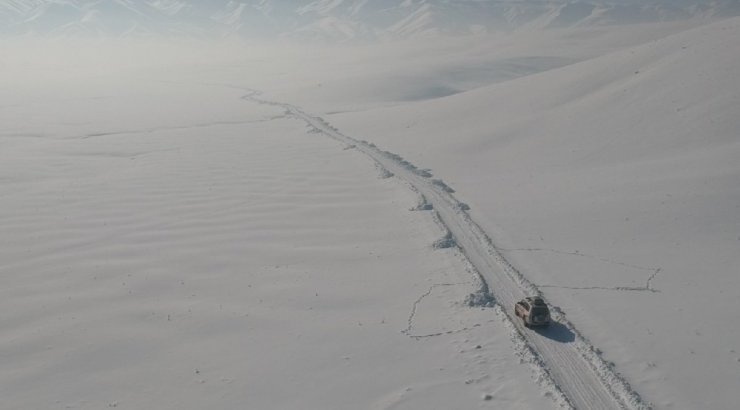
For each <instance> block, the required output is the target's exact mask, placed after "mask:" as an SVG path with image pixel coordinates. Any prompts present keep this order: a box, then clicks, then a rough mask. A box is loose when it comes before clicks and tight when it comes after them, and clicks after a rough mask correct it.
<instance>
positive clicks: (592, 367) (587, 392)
mask: <svg viewBox="0 0 740 410" xmlns="http://www.w3.org/2000/svg"><path fill="white" fill-rule="evenodd" d="M242 98H243V99H244V100H246V101H251V102H254V103H258V104H266V105H272V106H276V107H280V108H282V109H284V110H285V113H286V115H289V116H292V117H295V118H297V119H299V120H301V121H303V122H305V123H306V125H307V126H308V127H309V128H310V129H311V131H313V132H314V133H321V134H324V135H326V136H328V137H330V138H333V139H335V140H337V141H339V142H342V143H344V144H347V145H349V146H353V147H354V148H355V149H357V150H359V151H360V152H362V153H364V154H365V155H367V156H368V157H370V158H371V159H373V160H374V161H375V162H377V163H378V164H379V165H380V166H382V167H384V168H385V169H386V170H388V171H389V172H391V173H392V174H394V175H395V176H396V177H398V178H400V179H402V180H405V181H406V182H407V183H408V184H410V185H411V186H412V187H413V188H414V189H416V190H417V191H418V192H419V193H420V194H421V195H423V196H424V198H425V199H426V201H427V203H428V204H431V207H432V208H433V209H434V210H435V211H436V212H437V214H438V216H439V219H440V220H441V222H442V223H443V224H444V225H445V226H446V228H447V229H448V230H449V232H450V233H451V235H452V236H453V238H454V240H455V242H456V243H457V245H458V246H459V248H460V249H461V250H462V252H463V253H464V255H465V256H466V257H467V259H468V260H469V261H470V263H471V264H472V265H473V266H474V267H475V268H476V269H477V270H478V272H479V273H480V275H481V277H482V279H483V280H484V281H485V282H486V285H487V287H488V289H490V291H491V292H492V294H493V297H494V298H495V300H496V302H497V303H498V304H499V305H500V307H501V308H502V310H503V311H504V313H505V314H506V316H507V317H508V320H509V321H511V323H512V324H513V326H514V327H515V328H516V330H517V331H518V332H519V334H520V335H521V337H522V339H523V340H524V341H525V343H526V344H527V345H528V346H527V347H528V348H529V349H530V350H531V351H532V353H533V354H534V355H535V358H536V359H537V360H536V362H537V363H536V365H538V366H541V367H542V369H540V370H542V371H543V372H544V374H545V375H547V377H549V378H550V380H549V382H550V383H552V384H553V385H554V387H555V388H557V389H558V390H560V391H561V392H562V393H563V395H564V396H565V399H566V400H567V402H568V403H566V404H567V405H569V406H570V407H572V408H575V409H579V410H611V409H622V410H637V409H650V408H651V406H650V404H648V403H646V402H644V401H643V400H642V398H641V397H640V396H639V394H637V392H635V391H634V390H633V389H632V387H631V386H630V385H629V384H628V383H627V381H626V380H625V379H624V378H623V377H622V376H621V375H620V374H619V373H618V372H617V371H616V370H615V369H614V368H613V365H611V364H609V363H607V362H606V361H605V360H604V359H603V358H602V357H601V354H600V351H599V350H598V349H596V348H595V347H594V346H593V345H592V344H591V343H590V342H589V341H588V339H586V338H585V337H584V336H583V335H581V334H580V333H579V332H578V331H577V330H576V329H575V327H574V326H573V325H572V324H571V323H570V322H568V320H567V319H566V317H565V314H564V313H563V312H562V311H561V310H560V309H558V308H553V312H552V313H553V314H552V316H553V319H554V322H553V323H552V324H551V326H550V327H549V328H547V329H541V330H530V329H527V328H525V327H524V326H523V324H522V323H521V321H520V320H518V319H517V318H516V317H515V315H514V303H515V302H516V301H517V300H520V299H522V298H523V297H525V296H531V295H538V294H540V291H539V289H538V288H537V287H536V285H534V284H533V283H532V282H530V281H529V280H527V279H526V278H525V277H524V275H522V274H521V273H520V272H519V271H518V270H517V269H516V268H515V267H514V266H513V265H512V264H511V263H509V261H507V260H506V258H505V257H504V256H503V255H502V254H501V252H499V251H498V249H497V248H496V246H495V244H494V242H493V241H492V240H491V238H490V237H489V236H488V235H487V234H486V233H485V232H484V231H483V230H482V229H481V228H480V226H479V225H478V224H476V223H475V222H474V221H473V220H472V219H471V217H470V215H469V214H468V213H467V212H466V210H467V206H466V205H465V204H463V203H461V202H459V201H458V200H457V199H456V198H455V197H454V195H453V194H452V193H453V192H454V191H452V189H450V188H449V187H448V186H446V185H445V184H444V183H443V182H442V181H440V180H437V179H433V178H432V175H431V173H430V172H429V171H427V170H423V169H419V168H417V167H415V166H414V165H412V164H411V163H409V162H408V161H405V160H404V159H403V158H401V157H400V156H398V155H395V154H393V153H390V152H387V151H382V150H380V149H379V148H377V147H376V146H375V145H374V144H372V143H369V142H367V141H361V140H358V139H355V138H352V137H349V136H347V135H345V134H343V133H341V132H340V131H339V130H337V129H336V128H335V127H333V126H332V125H330V124H329V123H328V122H326V121H324V120H323V119H322V118H320V117H316V116H313V115H311V114H309V113H306V112H305V111H303V110H301V109H300V108H299V107H296V106H294V105H291V104H288V103H281V102H275V101H270V100H267V99H264V98H262V97H261V96H260V93H259V92H258V91H254V90H250V92H249V94H247V95H245V96H243V97H242Z"/></svg>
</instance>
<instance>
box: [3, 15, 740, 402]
mask: <svg viewBox="0 0 740 410" xmlns="http://www.w3.org/2000/svg"><path fill="white" fill-rule="evenodd" d="M700 23H701V24H700ZM705 23H706V22H705V21H701V22H698V21H683V22H672V23H659V24H658V23H654V24H639V25H626V26H612V27H581V28H568V29H561V30H549V31H546V32H543V31H538V30H523V31H520V32H514V33H511V34H507V35H503V34H489V35H483V34H480V35H473V36H464V37H446V38H438V39H436V40H435V41H425V40H406V41H395V42H388V43H372V44H366V45H351V46H350V45H333V46H326V45H323V46H319V45H315V44H314V45H302V46H295V45H289V44H287V43H279V44H278V43H239V42H233V43H227V42H224V43H221V44H219V45H218V46H210V45H203V46H202V47H201V46H198V45H197V44H196V45H194V44H184V43H179V42H178V43H164V44H160V45H156V44H145V45H142V44H139V43H135V42H126V41H120V42H115V43H113V44H114V45H115V47H111V43H106V42H75V43H70V44H75V47H72V46H69V45H64V44H65V43H62V42H57V43H53V42H52V43H51V46H50V44H49V42H47V41H36V40H29V39H24V40H17V41H7V42H2V43H0V56H2V57H0V69H1V70H2V72H3V75H2V77H0V124H2V128H1V129H0V245H1V246H0V329H2V332H1V333H0V358H2V363H3V366H1V367H0V397H2V405H1V406H0V407H2V408H8V409H65V408H75V409H99V408H107V407H117V408H127V409H142V408H157V409H202V408H218V409H241V408H250V409H268V408H269V409H296V408H304V409H348V408H357V409H365V408H367V409H450V408H491V409H546V408H561V407H566V408H567V407H568V406H569V405H573V406H575V404H577V403H581V402H580V401H578V400H586V401H588V400H589V397H591V396H589V394H590V393H589V391H590V390H593V389H596V388H605V389H606V390H608V391H607V395H609V394H612V395H614V396H615V397H618V399H617V400H616V401H615V402H614V403H618V404H617V405H621V406H623V407H624V408H655V409H699V408H706V409H733V408H735V406H736V402H737V401H738V399H740V394H739V393H738V392H737V391H736V386H738V385H740V331H738V329H737V327H736V326H734V325H733V323H734V321H735V318H736V316H737V315H736V313H735V312H736V311H737V310H738V309H740V276H738V268H740V145H739V144H740V140H738V133H740V117H738V115H737V114H738V113H740V78H739V74H738V73H740V52H738V40H737V39H738V38H740V19H738V18H734V19H725V20H721V21H717V22H714V23H711V24H705ZM62 45H64V46H62ZM71 50H74V51H71ZM385 150H387V151H390V152H391V153H393V154H396V155H397V156H396V155H388V154H386V153H384V152H383V151H385ZM398 156H400V157H403V158H405V159H406V160H408V161H410V163H412V164H413V165H414V166H415V167H417V168H416V169H414V168H410V167H408V166H407V165H405V164H402V163H399V162H398ZM409 170H411V171H409ZM420 170H421V171H420ZM427 170H428V171H427ZM426 174H432V175H433V176H430V175H426ZM435 181H436V182H435ZM440 181H443V183H442V182H440ZM447 187H451V188H452V190H454V192H447V191H450V190H449V189H447ZM422 194H423V195H424V196H425V197H426V198H423V197H422ZM425 199H426V200H427V201H430V202H431V203H433V204H434V208H435V209H436V213H435V211H430V210H423V209H420V208H424V207H423V206H422V207H420V206H419V205H420V204H422V205H423V204H424V200H425ZM458 201H459V202H458ZM468 208H469V209H468ZM437 215H438V216H437ZM468 215H469V216H470V218H472V219H471V220H468V219H466V218H467V216H468ZM440 219H441V221H440ZM470 221H473V222H474V223H475V224H477V225H475V224H473V225H470V224H469V223H468V222H470ZM442 223H444V224H446V225H447V226H446V227H445V226H443V224H442ZM471 223H472V222H471ZM471 226H472V228H471ZM475 228H480V229H481V230H482V234H484V236H485V235H487V236H488V237H489V238H490V239H491V243H490V244H488V245H490V246H491V248H490V249H488V248H486V247H485V246H487V242H486V241H482V240H478V239H477V237H476V231H475ZM447 229H449V231H450V232H451V233H452V236H454V239H455V240H453V241H447V242H448V243H447V244H445V243H444V242H445V241H440V239H444V237H445V235H446V230H447ZM435 243H436V244H437V245H440V244H441V245H455V243H457V244H458V245H460V248H457V247H455V246H452V247H445V246H434V244H435ZM491 255H493V256H496V257H493V258H491V260H488V259H487V258H488V257H489V256H491ZM499 256H500V258H498V259H501V258H505V259H506V261H508V262H509V263H511V267H509V265H508V264H506V263H503V264H501V263H498V262H496V260H497V257H499ZM491 261H493V262H491ZM497 263H498V264H497ZM489 264H491V265H489ZM474 266H475V267H477V269H478V271H480V272H476V269H475V268H474ZM482 266H484V268H482ZM507 269H509V270H511V269H513V270H514V271H517V272H519V273H521V275H522V277H523V279H521V278H519V277H514V279H515V280H514V279H511V278H512V277H513V276H511V275H509V274H508V273H505V274H500V275H499V274H498V273H496V272H498V271H499V270H501V271H502V272H504V271H507ZM479 273H480V275H479ZM507 275H509V276H508V277H509V279H507ZM481 276H482V278H483V279H484V280H485V282H483V281H482V280H481ZM508 280H512V283H509V282H507V281H508ZM514 282H516V283H514ZM486 286H489V287H490V291H491V292H492V293H493V296H495V297H496V298H497V299H498V301H499V302H501V303H502V304H505V306H503V305H500V306H495V305H486V306H484V304H485V302H486V300H485V298H481V297H480V294H479V293H480V292H481V290H485V289H486ZM519 292H525V293H526V292H530V293H532V292H541V293H542V294H543V295H544V296H545V297H546V298H547V299H548V300H549V301H550V302H551V303H552V304H553V305H554V306H556V307H557V315H556V318H557V319H558V320H559V321H561V322H562V323H563V324H562V325H559V327H558V326H556V327H555V328H554V330H550V332H549V333H548V332H536V331H532V330H527V329H523V328H522V327H521V326H518V323H516V322H512V321H511V320H510V317H509V316H510V313H508V309H510V307H511V306H508V305H509V304H510V302H511V300H510V299H512V298H515V297H518V294H519ZM471 294H474V295H476V297H475V298H473V299H475V301H476V302H478V303H477V304H475V303H474V304H473V305H474V306H471V305H470V303H469V302H470V301H471V300H472V299H471ZM481 301H482V303H481ZM507 314H509V315H508V316H507ZM522 335H524V336H522ZM530 348H531V349H533V351H534V352H533V351H530ZM584 349H585V350H588V352H586V353H583V350H584ZM573 355H575V356H573ZM574 358H575V359H574ZM576 360H578V361H580V360H583V362H582V363H581V362H579V363H580V364H579V363H575V361H576ZM571 365H572V368H571ZM578 366H586V368H587V370H586V371H585V372H579V373H588V374H586V375H585V376H584V377H585V379H584V380H583V381H581V380H580V379H578V380H576V381H574V379H573V378H572V377H571V376H569V372H570V371H577V370H578V369H580V368H579V367H578ZM548 367H549V372H548V371H547V370H548ZM592 371H593V374H591V372H592ZM566 379H567V380H566ZM584 386H585V387H584ZM604 386H605V387H604ZM561 390H562V391H561ZM620 394H622V396H620ZM575 396H578V397H576V398H575V399H574V397H575ZM594 397H598V394H596V393H595V396H594ZM586 407H589V406H584V405H581V406H580V407H578V408H586ZM593 408H601V406H599V405H594V406H593ZM603 408H611V407H606V406H604V407H603ZM614 408H618V407H614Z"/></svg>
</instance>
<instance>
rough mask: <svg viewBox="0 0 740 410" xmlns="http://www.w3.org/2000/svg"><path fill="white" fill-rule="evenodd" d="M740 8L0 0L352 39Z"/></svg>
mask: <svg viewBox="0 0 740 410" xmlns="http://www.w3.org/2000/svg"><path fill="white" fill-rule="evenodd" d="M739 14H740V2H739V1H737V0H717V1H701V0H644V1H637V0H620V1H613V0H573V1H569V0H548V1H535V0H372V1H370V0H314V1H311V0H280V1H277V0H243V1H231V0H208V1H206V0H102V1H101V0H2V1H0V34H4V35H24V34H39V35H64V36H69V35H93V36H130V35H152V34H160V35H182V34H186V35H189V36H227V35H240V36H245V37H255V36H257V37H271V36H288V37H304V38H305V37H308V38H314V39H316V38H318V39H329V40H347V39H356V38H387V37H417V36H424V35H430V34H439V33H449V34H459V33H469V32H480V31H497V30H510V29H515V28H519V27H537V28H550V27H569V26H583V25H605V24H624V23H641V22H651V21H666V20H679V19H687V18H711V17H722V16H734V15H739Z"/></svg>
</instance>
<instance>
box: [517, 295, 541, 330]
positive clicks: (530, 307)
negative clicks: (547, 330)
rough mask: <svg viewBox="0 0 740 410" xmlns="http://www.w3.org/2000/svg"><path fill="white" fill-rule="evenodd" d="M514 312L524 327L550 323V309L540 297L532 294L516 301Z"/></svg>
mask: <svg viewBox="0 0 740 410" xmlns="http://www.w3.org/2000/svg"><path fill="white" fill-rule="evenodd" d="M514 313H515V314H516V315H517V316H518V317H520V318H522V322H524V326H526V327H530V326H548V325H549V324H550V309H548V308H547V304H545V301H544V300H543V299H542V298H541V297H536V296H532V297H528V298H524V299H522V300H520V301H519V302H516V305H514Z"/></svg>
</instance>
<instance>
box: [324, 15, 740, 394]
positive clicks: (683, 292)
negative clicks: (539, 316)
mask: <svg viewBox="0 0 740 410" xmlns="http://www.w3.org/2000/svg"><path fill="white" fill-rule="evenodd" d="M739 34H740V19H731V20H726V21H723V22H719V23H716V24H712V25H708V26H704V27H700V28H697V29H694V30H690V31H686V32H683V33H680V34H677V35H673V36H670V37H668V38H665V39H663V40H659V41H653V42H650V43H647V44H644V45H642V46H638V47H634V48H629V49H627V50H623V51H619V52H616V53H612V54H609V55H606V56H603V57H600V58H596V59H593V60H589V61H585V62H582V63H578V64H573V65H570V66H567V67H563V68H559V69H555V70H551V71H547V72H544V73H540V74H536V75H531V76H525V77H521V78H517V79H513V80H511V81H506V82H503V83H499V84H495V85H492V86H489V87H482V88H478V89H475V90H472V91H468V92H464V93H460V94H457V95H453V96H449V97H443V98H435V99H431V100H427V101H423V102H416V103H408V104H405V105H403V106H394V107H392V108H385V109H379V110H374V111H365V112H359V113H344V114H337V115H334V116H333V117H332V118H331V121H332V123H333V124H335V125H336V126H338V127H339V128H340V129H342V130H344V131H345V132H346V133H348V134H350V135H354V136H356V137H359V138H363V139H367V140H370V141H372V142H374V143H376V144H378V145H379V146H380V147H382V148H383V149H389V150H391V151H393V152H396V153H399V154H401V155H402V156H404V157H405V158H407V159H409V160H411V161H412V162H414V163H415V164H416V165H417V166H420V167H429V168H432V170H433V172H434V173H435V174H436V175H438V176H439V177H442V178H444V179H445V181H446V182H447V183H449V184H450V185H452V186H453V187H454V188H455V189H456V190H457V191H458V193H457V196H458V198H460V199H461V200H463V201H465V202H467V203H468V204H470V205H471V206H472V208H473V210H472V214H473V215H474V217H475V218H476V219H477V220H479V221H480V222H481V223H482V225H483V226H484V227H485V229H486V230H487V231H488V232H492V233H494V237H495V238H497V239H498V241H499V246H501V247H502V248H503V249H504V251H505V252H506V253H507V256H508V257H510V258H511V259H513V260H515V261H516V263H517V264H518V266H520V267H522V269H523V271H524V272H526V274H527V275H528V276H529V277H530V279H532V280H533V281H534V282H535V283H537V284H539V285H543V287H544V289H545V291H546V294H547V296H548V297H549V298H550V299H551V300H553V301H554V302H555V303H556V304H558V305H560V306H561V307H562V308H563V309H564V310H565V311H566V312H567V313H568V316H569V318H571V319H572V320H573V321H574V322H575V323H576V325H577V326H578V327H579V329H583V330H584V332H585V334H586V335H587V336H588V337H590V338H592V341H593V342H594V344H595V345H597V346H600V347H602V348H604V350H605V353H606V356H607V357H608V358H609V359H610V360H613V361H614V362H615V363H616V364H617V367H618V369H620V371H623V372H624V373H625V374H626V375H627V377H628V379H629V380H630V381H631V382H632V383H636V384H637V385H639V386H641V392H643V393H646V395H647V398H648V399H649V400H651V401H653V402H654V403H655V404H656V407H658V408H671V407H672V406H675V408H700V407H705V408H716V409H729V408H732V407H733V402H734V399H733V396H732V393H728V392H731V391H732V389H733V386H735V385H737V383H738V381H739V380H738V374H739V373H738V366H740V354H738V353H737V352H738V351H740V350H739V349H738V346H737V345H736V341H737V340H740V332H739V331H738V330H737V328H735V327H732V326H726V324H727V323H732V321H733V315H734V312H735V311H736V310H737V308H738V307H739V306H738V300H740V279H738V277H737V275H736V274H735V272H736V269H737V266H740V256H738V255H740V252H738V250H740V249H739V248H740V235H739V234H738V227H740V217H739V215H740V212H739V210H740V205H738V204H740V182H739V181H740V162H738V161H737V158H740V141H738V134H737V133H738V130H740V118H738V116H737V112H740V81H738V79H737V73H738V72H740V55H738V53H737V50H736V39H737V38H738V35H739ZM709 369H711V370H709ZM723 392H724V393H723Z"/></svg>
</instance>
